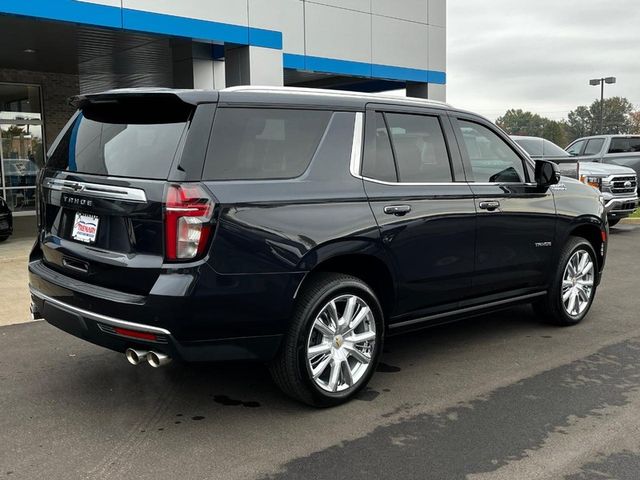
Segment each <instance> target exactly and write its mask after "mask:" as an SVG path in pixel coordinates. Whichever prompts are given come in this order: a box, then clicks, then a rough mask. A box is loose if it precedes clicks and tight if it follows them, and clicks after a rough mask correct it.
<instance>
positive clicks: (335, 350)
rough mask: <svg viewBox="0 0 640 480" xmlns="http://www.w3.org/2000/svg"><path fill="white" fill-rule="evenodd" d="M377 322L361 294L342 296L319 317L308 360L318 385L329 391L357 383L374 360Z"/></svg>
mask: <svg viewBox="0 0 640 480" xmlns="http://www.w3.org/2000/svg"><path fill="white" fill-rule="evenodd" d="M375 342H376V322H375V318H374V315H373V312H372V311H371V308H369V306H368V305H367V304H366V303H365V301H364V300H362V299H361V298H360V297H357V296H355V295H341V296H339V297H336V298H334V299H332V300H331V301H329V302H328V303H327V304H326V305H325V306H324V307H323V308H322V309H321V310H320V313H319V314H318V315H317V316H316V318H315V320H314V322H313V326H312V327H311V331H310V332H309V338H308V339H307V351H306V353H307V362H308V367H309V371H310V373H311V377H312V379H313V381H314V382H315V384H316V385H317V386H318V387H320V388H321V389H322V390H325V391H327V392H340V391H343V390H346V389H348V388H349V387H351V386H352V385H355V384H356V383H357V382H358V381H359V380H360V379H361V378H362V377H363V376H364V374H365V373H366V372H367V370H368V369H369V366H370V364H371V362H372V360H373V353H374V347H375Z"/></svg>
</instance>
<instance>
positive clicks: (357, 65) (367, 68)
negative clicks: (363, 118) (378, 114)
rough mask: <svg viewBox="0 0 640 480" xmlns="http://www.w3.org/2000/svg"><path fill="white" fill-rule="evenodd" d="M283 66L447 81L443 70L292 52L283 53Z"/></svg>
mask: <svg viewBox="0 0 640 480" xmlns="http://www.w3.org/2000/svg"><path fill="white" fill-rule="evenodd" d="M282 62H283V65H284V68H290V69H294V70H310V71H314V72H324V73H336V74H341V75H354V76H359V77H367V78H380V79H385V80H396V81H411V82H425V83H426V82H428V83H437V84H442V85H444V84H445V83H446V81H447V76H446V73H445V72H438V71H434V70H420V69H417V68H406V67H395V66H392V65H379V64H375V63H373V64H372V63H366V62H354V61H351V60H338V59H331V58H324V57H313V56H310V55H298V54H293V53H285V54H283V59H282Z"/></svg>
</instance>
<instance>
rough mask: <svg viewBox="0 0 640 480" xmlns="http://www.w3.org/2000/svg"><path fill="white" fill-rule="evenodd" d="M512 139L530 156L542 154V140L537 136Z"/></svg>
mask: <svg viewBox="0 0 640 480" xmlns="http://www.w3.org/2000/svg"><path fill="white" fill-rule="evenodd" d="M514 141H515V142H516V143H517V144H518V145H520V146H521V147H522V148H523V149H524V151H525V152H527V153H528V154H529V155H531V156H534V157H535V156H541V155H543V151H542V140H541V139H539V138H517V139H514Z"/></svg>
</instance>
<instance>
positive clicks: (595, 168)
mask: <svg viewBox="0 0 640 480" xmlns="http://www.w3.org/2000/svg"><path fill="white" fill-rule="evenodd" d="M511 138H512V139H513V140H514V141H515V142H516V143H517V144H518V145H519V146H520V147H521V148H522V149H523V150H524V151H525V152H527V153H528V154H529V156H530V157H531V158H533V159H544V160H550V161H552V162H554V163H557V164H558V166H559V167H560V171H561V172H562V174H563V175H565V176H569V177H573V178H578V179H579V180H580V181H582V182H584V183H587V184H589V185H591V186H592V187H594V188H597V189H598V190H600V191H601V192H602V196H603V197H604V201H605V207H606V209H607V217H608V218H609V225H610V226H613V225H615V224H617V223H618V222H619V221H620V220H622V219H623V218H625V217H628V216H629V215H631V214H632V213H633V212H634V211H635V209H636V208H637V207H638V180H637V174H636V172H635V171H634V170H633V169H631V168H629V167H626V166H621V165H619V164H615V163H614V162H609V161H603V159H602V157H597V156H593V155H591V154H589V153H587V154H586V155H575V154H573V153H571V152H568V151H565V150H563V149H562V148H560V147H559V146H557V145H556V144H555V143H553V142H550V141H549V140H545V139H543V138H539V137H523V136H511ZM593 138H598V139H603V138H604V137H593ZM638 139H639V140H640V137H638ZM590 140H591V139H589V141H590ZM579 141H580V140H576V142H574V143H572V144H571V145H576V144H577V142H579ZM589 141H587V142H584V143H582V146H581V147H580V151H581V152H584V151H585V147H586V146H588V143H589ZM605 143H606V142H605ZM571 145H570V146H569V148H570V147H571ZM608 145H611V142H609V143H608ZM592 147H593V148H594V149H595V147H597V144H594V145H592ZM590 151H591V150H587V152H590ZM638 162H639V165H638V166H639V167H640V153H639V154H638Z"/></svg>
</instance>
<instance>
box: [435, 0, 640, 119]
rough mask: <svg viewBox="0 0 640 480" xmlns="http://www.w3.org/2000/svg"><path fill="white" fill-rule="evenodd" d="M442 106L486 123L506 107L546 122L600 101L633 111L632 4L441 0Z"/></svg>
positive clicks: (635, 38)
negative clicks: (623, 100) (595, 83)
mask: <svg viewBox="0 0 640 480" xmlns="http://www.w3.org/2000/svg"><path fill="white" fill-rule="evenodd" d="M447 4H448V18H447V30H448V33H447V35H448V38H447V48H448V52H447V63H448V64H447V101H448V102H449V103H451V104H453V105H455V106H457V107H461V108H466V109H469V110H473V111H475V112H477V113H480V114H482V115H485V116H487V117H489V118H491V119H492V120H495V118H496V117H498V116H499V115H501V114H503V113H504V112H505V111H506V110H507V109H509V108H522V109H524V110H530V111H533V112H536V113H539V114H541V115H544V116H548V117H550V118H554V119H560V118H564V117H565V116H566V114H567V113H568V112H569V111H570V110H572V109H573V108H575V107H576V106H577V105H586V104H590V103H591V102H592V101H593V100H595V99H596V98H599V96H600V90H599V87H591V86H589V85H588V82H589V79H590V78H600V77H603V76H615V77H617V78H618V83H617V84H616V85H606V86H605V96H614V95H616V96H622V97H627V98H628V99H629V100H630V101H631V102H632V103H634V104H635V105H636V107H637V108H640V1H639V0H526V1H525V0H486V1H482V2H481V1H478V0H447Z"/></svg>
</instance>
